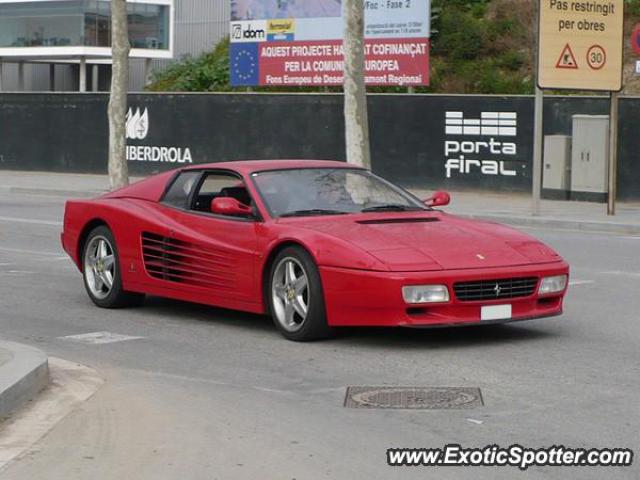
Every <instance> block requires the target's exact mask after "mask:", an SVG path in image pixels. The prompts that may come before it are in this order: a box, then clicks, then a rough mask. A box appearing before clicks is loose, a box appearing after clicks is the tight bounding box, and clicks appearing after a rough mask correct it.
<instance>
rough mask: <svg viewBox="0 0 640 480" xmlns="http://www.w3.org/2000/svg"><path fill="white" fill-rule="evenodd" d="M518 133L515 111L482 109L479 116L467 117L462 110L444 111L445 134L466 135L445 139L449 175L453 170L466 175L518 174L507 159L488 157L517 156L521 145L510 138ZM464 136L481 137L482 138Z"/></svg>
mask: <svg viewBox="0 0 640 480" xmlns="http://www.w3.org/2000/svg"><path fill="white" fill-rule="evenodd" d="M517 134H518V114H517V113H516V112H481V114H480V118H479V119H478V118H465V115H464V112H461V111H447V112H445V135H446V136H456V137H463V138H462V139H456V140H449V139H445V142H444V154H445V157H446V163H445V170H446V176H447V178H451V177H452V176H453V174H454V173H456V174H459V175H467V174H470V173H475V172H479V173H480V174H482V175H498V176H506V177H513V176H516V175H517V172H516V171H515V170H511V169H509V168H508V167H507V165H506V161H508V160H502V159H495V158H487V157H504V156H507V157H515V156H516V155H517V154H518V146H517V144H516V143H515V141H507V140H509V139H514V140H515V137H516V136H517ZM464 137H480V140H477V139H473V140H471V139H465V138H464ZM499 137H504V138H499ZM471 156H473V157H471Z"/></svg>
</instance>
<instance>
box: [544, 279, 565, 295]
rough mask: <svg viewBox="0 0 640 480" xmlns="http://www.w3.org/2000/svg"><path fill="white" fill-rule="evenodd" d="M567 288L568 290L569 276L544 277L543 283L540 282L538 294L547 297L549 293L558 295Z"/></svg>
mask: <svg viewBox="0 0 640 480" xmlns="http://www.w3.org/2000/svg"><path fill="white" fill-rule="evenodd" d="M565 288H567V275H556V276H553V277H544V278H543V279H542V282H540V288H539V289H538V294H539V295H546V294H548V293H558V292H562V291H563V290H564V289H565Z"/></svg>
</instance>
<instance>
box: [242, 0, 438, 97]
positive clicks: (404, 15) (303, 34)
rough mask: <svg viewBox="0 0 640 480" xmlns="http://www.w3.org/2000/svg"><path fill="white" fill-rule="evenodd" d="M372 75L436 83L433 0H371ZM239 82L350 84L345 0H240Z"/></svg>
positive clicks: (377, 79)
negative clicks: (344, 34)
mask: <svg viewBox="0 0 640 480" xmlns="http://www.w3.org/2000/svg"><path fill="white" fill-rule="evenodd" d="M364 4H365V55H366V62H365V72H366V73H365V81H366V83H367V84H368V85H380V86H384V85H387V86H419V85H428V84H429V33H430V0H368V1H365V2H364ZM231 16H232V21H231V28H230V32H231V33H230V40H231V47H230V70H231V72H230V73H231V75H230V76H231V84H232V85H233V86H336V85H342V83H343V72H344V55H343V50H342V29H343V19H342V2H341V0H296V1H291V0H232V1H231Z"/></svg>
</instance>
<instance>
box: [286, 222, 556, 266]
mask: <svg viewBox="0 0 640 480" xmlns="http://www.w3.org/2000/svg"><path fill="white" fill-rule="evenodd" d="M298 220H299V222H296V223H300V225H299V226H301V227H303V228H307V229H311V230H314V231H316V232H321V233H323V234H326V235H330V236H332V237H335V238H339V239H341V240H346V241H348V242H350V243H351V244H354V245H356V246H357V247H359V248H361V249H362V250H364V251H366V252H368V253H369V254H370V255H373V256H374V257H375V258H377V259H378V260H379V261H381V262H383V263H384V264H385V265H387V266H388V267H389V269H390V270H392V271H424V270H442V269H446V270H449V269H469V268H492V267H508V266H517V265H530V264H535V263H550V262H556V261H559V260H561V258H560V256H559V255H558V254H557V253H556V252H555V251H553V250H552V249H551V248H549V247H547V246H546V245H544V244H543V243H541V242H539V241H538V240H536V239H534V238H532V237H530V236H528V235H526V234H524V233H521V232H519V231H517V230H514V229H512V228H509V227H505V226H503V225H500V224H496V223H491V222H482V221H478V220H469V219H463V218H459V217H456V216H453V215H447V214H445V213H442V212H425V213H418V214H416V213H403V214H400V215H398V214H383V215H377V214H370V215H348V216H341V217H331V218H330V219H329V218H328V217H323V218H305V219H298Z"/></svg>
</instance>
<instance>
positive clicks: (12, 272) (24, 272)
mask: <svg viewBox="0 0 640 480" xmlns="http://www.w3.org/2000/svg"><path fill="white" fill-rule="evenodd" d="M32 273H35V272H30V271H28V270H7V271H6V272H0V275H31V274H32Z"/></svg>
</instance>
